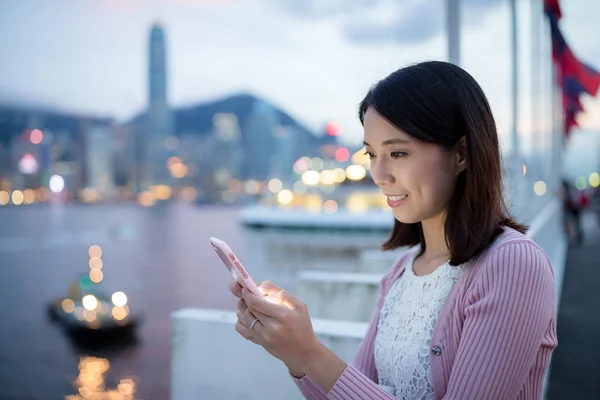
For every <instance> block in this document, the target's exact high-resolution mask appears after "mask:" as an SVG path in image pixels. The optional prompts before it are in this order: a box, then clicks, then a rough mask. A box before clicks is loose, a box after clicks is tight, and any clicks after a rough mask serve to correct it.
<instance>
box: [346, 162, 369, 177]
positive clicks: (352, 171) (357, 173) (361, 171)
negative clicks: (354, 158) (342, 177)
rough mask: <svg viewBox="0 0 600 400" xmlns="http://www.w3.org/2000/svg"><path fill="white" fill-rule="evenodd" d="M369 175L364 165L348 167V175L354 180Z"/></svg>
mask: <svg viewBox="0 0 600 400" xmlns="http://www.w3.org/2000/svg"><path fill="white" fill-rule="evenodd" d="M366 175H367V170H366V169H365V167H363V166H362V165H356V164H354V165H349V166H348V167H347V168H346V176H347V177H348V179H350V180H352V181H359V180H361V179H363V178H364V177H365V176H366Z"/></svg>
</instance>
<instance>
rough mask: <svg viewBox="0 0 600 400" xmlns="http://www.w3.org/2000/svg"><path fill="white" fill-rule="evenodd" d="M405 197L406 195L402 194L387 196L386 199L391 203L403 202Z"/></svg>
mask: <svg viewBox="0 0 600 400" xmlns="http://www.w3.org/2000/svg"><path fill="white" fill-rule="evenodd" d="M407 197H408V195H407V194H403V195H402V196H388V197H387V198H388V199H390V200H391V201H400V200H404V199H405V198H407Z"/></svg>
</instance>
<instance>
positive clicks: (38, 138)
mask: <svg viewBox="0 0 600 400" xmlns="http://www.w3.org/2000/svg"><path fill="white" fill-rule="evenodd" d="M29 139H30V140H31V143H33V144H40V143H42V140H44V133H43V132H42V131H40V130H39V129H34V130H32V131H31V134H30V136H29Z"/></svg>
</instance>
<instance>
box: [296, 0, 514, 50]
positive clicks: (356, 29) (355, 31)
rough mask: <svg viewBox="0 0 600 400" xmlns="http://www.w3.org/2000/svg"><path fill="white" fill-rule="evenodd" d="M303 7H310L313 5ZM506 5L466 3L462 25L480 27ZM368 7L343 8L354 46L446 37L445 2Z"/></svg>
mask: <svg viewBox="0 0 600 400" xmlns="http://www.w3.org/2000/svg"><path fill="white" fill-rule="evenodd" d="M301 3H302V2H301ZM303 4H305V5H304V6H303V7H310V6H309V4H310V2H308V3H303ZM502 4H503V1H502V0H463V1H462V2H461V19H462V21H461V22H462V23H463V24H464V25H467V26H471V25H476V24H480V23H482V22H483V21H484V19H485V17H486V16H487V14H488V13H489V12H490V11H493V10H494V9H495V8H497V7H499V6H501V5H502ZM366 5H367V3H365V2H363V1H358V2H357V3H356V4H354V6H353V7H348V8H343V9H344V10H345V11H346V13H345V15H347V16H348V18H347V19H346V21H345V22H344V23H343V27H342V29H343V32H344V34H345V36H346V38H347V39H348V40H350V41H351V42H356V43H378V42H394V43H400V44H413V43H421V42H423V41H425V40H429V39H431V38H433V37H435V36H437V35H438V34H440V33H442V32H443V31H444V29H445V26H446V19H445V7H444V2H442V1H440V0H404V1H400V2H398V1H388V0H379V1H372V2H369V3H368V7H365V6H366ZM314 10H315V9H313V11H314ZM336 10H337V13H338V14H339V13H340V12H341V11H340V9H336Z"/></svg>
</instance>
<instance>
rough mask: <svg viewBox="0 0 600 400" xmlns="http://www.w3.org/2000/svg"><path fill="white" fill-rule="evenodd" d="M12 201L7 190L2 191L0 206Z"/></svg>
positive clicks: (0, 193) (0, 192)
mask: <svg viewBox="0 0 600 400" xmlns="http://www.w3.org/2000/svg"><path fill="white" fill-rule="evenodd" d="M9 201H10V195H9V194H8V192H7V191H6V190H2V191H0V206H5V205H7V204H8V202H9Z"/></svg>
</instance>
